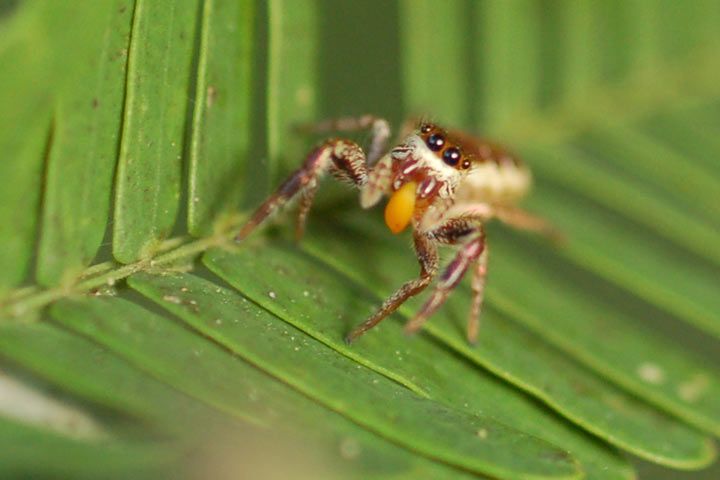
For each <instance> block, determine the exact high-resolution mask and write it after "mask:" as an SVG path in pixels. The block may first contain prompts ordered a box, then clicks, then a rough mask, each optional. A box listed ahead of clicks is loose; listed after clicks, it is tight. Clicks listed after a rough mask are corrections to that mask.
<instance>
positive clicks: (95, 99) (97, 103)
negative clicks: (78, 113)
mask: <svg viewBox="0 0 720 480" xmlns="http://www.w3.org/2000/svg"><path fill="white" fill-rule="evenodd" d="M99 105H100V102H98V99H97V98H93V99H92V108H98V106H99Z"/></svg>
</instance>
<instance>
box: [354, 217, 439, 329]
mask: <svg viewBox="0 0 720 480" xmlns="http://www.w3.org/2000/svg"><path fill="white" fill-rule="evenodd" d="M413 240H414V245H415V253H416V255H417V259H418V263H420V276H419V277H418V278H416V279H414V280H410V281H408V282H405V284H403V286H402V287H400V288H399V289H398V290H396V291H395V293H393V294H392V295H391V296H390V297H388V298H387V300H385V301H384V302H383V304H382V305H381V306H380V308H379V309H378V310H377V311H376V312H375V313H374V314H373V315H372V316H371V317H370V318H368V319H367V320H365V322H363V323H361V324H360V325H358V326H357V327H355V328H354V329H353V330H352V331H351V332H350V333H349V334H348V335H347V337H345V341H346V342H347V343H352V342H353V341H355V340H356V339H357V338H358V337H359V336H361V335H362V334H364V333H365V332H367V331H368V330H370V329H371V328H372V327H374V326H375V325H377V324H378V323H380V322H381V321H382V320H383V319H384V318H385V317H387V316H388V315H390V314H391V313H393V312H394V311H395V310H397V308H398V307H399V306H400V305H402V304H403V303H404V302H405V301H406V300H407V299H408V298H410V297H412V296H414V295H417V294H418V293H420V292H422V291H423V290H425V288H426V287H427V286H428V285H429V284H430V282H431V281H432V279H433V278H434V277H435V275H436V274H437V271H438V266H439V258H438V252H437V247H436V245H435V242H434V241H433V240H432V239H431V238H430V237H428V236H427V235H426V234H424V233H421V232H418V231H417V230H416V231H414V232H413Z"/></svg>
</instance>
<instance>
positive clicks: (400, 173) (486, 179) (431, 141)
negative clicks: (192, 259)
mask: <svg viewBox="0 0 720 480" xmlns="http://www.w3.org/2000/svg"><path fill="white" fill-rule="evenodd" d="M363 129H371V131H372V133H373V138H372V141H371V144H370V147H369V149H368V153H367V155H366V154H365V152H364V151H363V149H362V148H360V146H359V145H358V144H357V143H355V142H353V141H351V140H346V139H342V138H333V139H329V140H327V141H325V142H324V143H322V144H321V145H319V146H318V147H316V148H315V149H314V150H313V151H311V152H310V154H309V155H308V156H307V158H306V160H305V163H304V164H303V165H302V167H300V168H299V169H298V170H297V171H295V172H294V173H293V174H292V175H290V177H289V178H288V179H287V180H285V182H284V183H283V184H282V185H281V186H280V187H279V188H278V189H277V191H276V192H275V193H273V194H272V195H271V196H270V197H269V198H268V199H267V200H266V201H265V202H264V203H263V204H262V205H260V207H259V208H258V209H257V210H256V211H255V213H254V214H253V215H252V217H251V218H250V219H249V220H248V221H247V223H246V224H245V225H244V226H243V227H242V229H241V230H240V232H239V233H238V235H237V236H236V238H235V239H236V241H242V240H243V239H244V238H245V237H247V236H248V235H249V234H250V233H251V232H252V231H253V230H255V229H256V228H257V227H258V226H259V225H260V224H262V223H263V221H265V220H266V219H267V218H268V217H269V216H270V215H271V214H272V213H273V212H274V211H276V210H278V209H279V208H280V207H282V206H283V205H284V204H285V203H287V202H288V201H289V200H292V199H294V198H299V204H300V205H299V212H298V221H297V229H296V235H297V237H298V239H299V238H301V237H302V235H303V232H304V228H305V220H306V218H307V214H308V212H309V210H310V206H311V205H312V201H313V198H314V196H315V192H316V191H317V188H318V182H319V180H320V178H321V177H322V176H323V175H324V174H325V173H326V172H330V173H331V174H332V175H333V176H335V177H336V178H339V179H341V180H345V181H348V182H350V183H352V184H353V185H355V186H356V187H358V188H359V189H360V205H361V206H362V207H363V208H370V207H372V206H374V205H376V204H377V203H378V202H379V201H380V200H381V199H382V198H383V197H384V196H389V197H390V199H389V201H388V203H387V206H386V207H385V223H386V224H387V226H388V228H389V229H390V230H391V231H392V232H393V233H400V232H401V231H403V230H404V229H405V228H406V227H407V226H408V225H412V228H413V240H414V246H415V253H416V255H417V259H418V262H419V263H420V275H419V277H418V278H416V279H414V280H410V281H408V282H406V283H405V284H404V285H402V286H401V287H400V288H399V289H398V290H397V291H396V292H395V293H393V294H392V295H391V296H390V297H388V299H387V300H385V302H384V303H383V304H382V305H381V306H380V308H379V309H378V310H377V311H376V312H375V313H374V314H373V315H371V316H370V318H368V319H367V320H366V321H365V322H363V323H362V324H360V325H358V326H357V327H356V328H355V329H354V330H352V331H351V332H350V333H349V334H348V336H347V338H346V340H347V341H348V342H352V341H353V340H355V339H357V338H358V337H359V336H361V335H362V334H363V333H365V332H366V331H367V330H369V329H370V328H372V327H374V326H375V325H377V324H378V323H379V322H380V321H381V320H383V319H384V318H385V317H387V316H388V315H389V314H391V313H392V312H394V311H395V310H396V309H397V308H398V307H399V306H400V305H401V304H402V303H403V302H405V301H406V300H407V299H408V298H410V297H412V296H414V295H417V294H418V293H420V292H421V291H423V290H424V289H425V288H426V287H427V286H428V285H429V284H430V283H431V281H432V280H433V278H434V277H435V276H436V274H437V273H438V271H439V267H440V265H439V258H438V246H439V245H454V246H456V247H457V252H456V254H455V257H454V258H453V260H452V261H451V262H450V263H449V264H448V265H447V267H445V270H444V271H443V273H442V274H441V275H440V277H439V279H438V281H437V283H436V285H435V289H434V291H433V293H432V294H431V295H430V297H429V298H428V300H427V301H426V302H425V304H424V305H423V306H422V308H421V309H420V311H418V312H417V314H416V315H415V316H414V317H413V318H412V319H411V320H410V321H409V322H408V323H407V324H406V326H405V330H406V332H415V331H417V330H418V329H419V328H420V327H421V326H422V325H423V323H425V321H426V320H427V319H428V318H429V317H430V315H432V314H433V313H434V312H435V311H436V310H437V309H438V308H439V307H440V306H441V305H442V304H443V302H445V300H446V299H447V297H448V295H449V294H450V292H451V291H452V289H453V288H454V287H455V286H456V285H457V284H458V283H459V282H460V280H461V279H462V277H463V275H464V274H465V272H466V271H467V270H468V269H470V270H471V272H472V290H473V299H472V305H471V307H470V315H469V319H468V327H467V337H468V340H469V341H470V342H475V341H476V339H477V336H478V328H479V319H480V307H481V305H482V301H483V290H484V287H485V277H486V274H487V263H488V247H487V243H486V240H485V230H484V226H483V225H484V223H485V222H487V221H488V220H490V219H492V218H497V219H499V220H501V221H503V222H505V223H507V224H510V225H513V226H515V227H518V228H522V229H528V230H535V231H540V232H546V233H547V232H549V231H550V230H551V227H550V226H549V225H548V224H547V223H546V222H545V221H543V220H541V219H539V218H536V217H533V216H532V215H530V214H528V213H526V212H524V211H523V210H520V209H519V208H518V207H516V203H517V202H518V200H520V198H522V197H523V196H524V195H525V194H526V193H527V191H528V189H529V187H530V183H531V176H530V172H529V170H528V169H527V168H526V167H525V166H524V165H523V164H522V162H520V161H519V160H518V159H517V158H516V157H515V156H513V155H511V154H510V153H508V152H507V151H506V150H504V149H502V148H500V147H498V146H496V145H494V144H492V143H488V142H485V141H481V140H479V139H476V138H474V137H472V136H470V135H467V134H464V133H461V132H455V131H446V130H444V129H442V128H440V127H439V126H437V125H434V124H432V123H421V124H420V125H419V126H417V127H414V126H413V127H409V128H405V129H404V130H405V134H404V135H402V136H401V138H402V140H401V141H400V143H399V144H398V145H397V146H395V147H394V148H392V149H391V150H389V151H387V142H388V139H389V137H390V128H389V125H388V123H387V122H386V121H385V120H383V119H381V118H377V117H374V116H370V115H366V116H363V117H360V118H343V119H337V120H330V121H326V122H322V123H319V124H317V125H314V126H312V127H311V130H312V131H315V132H326V131H358V130H363Z"/></svg>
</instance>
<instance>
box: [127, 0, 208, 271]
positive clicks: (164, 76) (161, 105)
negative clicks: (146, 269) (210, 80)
mask: <svg viewBox="0 0 720 480" xmlns="http://www.w3.org/2000/svg"><path fill="white" fill-rule="evenodd" d="M197 11H198V1H197V0H183V1H182V2H175V1H165V0H163V1H149V0H136V4H135V11H134V14H133V25H132V38H131V40H130V48H129V58H128V72H127V84H126V87H125V88H126V99H125V111H124V118H123V129H122V140H121V142H120V156H119V159H118V170H117V177H116V180H115V188H116V195H115V217H114V220H115V222H114V224H113V238H114V242H113V255H114V256H115V258H117V259H118V260H119V261H120V262H123V263H130V262H134V261H136V260H139V259H141V258H146V257H148V256H149V255H151V254H153V253H155V252H156V251H157V249H158V246H159V242H160V241H161V240H163V239H164V238H165V237H167V236H168V235H169V233H170V231H171V229H172V227H173V225H174V224H175V216H176V215H177V211H178V207H179V204H180V175H181V172H182V154H183V140H182V134H183V130H184V128H185V127H186V125H185V122H186V114H187V108H188V106H187V102H186V98H187V96H188V92H189V91H190V85H191V84H190V78H191V65H192V59H193V40H194V38H195V34H196V33H195V29H196V28H197V25H196V23H197V15H196V13H197ZM146 45H155V46H156V47H157V48H145V46H146Z"/></svg>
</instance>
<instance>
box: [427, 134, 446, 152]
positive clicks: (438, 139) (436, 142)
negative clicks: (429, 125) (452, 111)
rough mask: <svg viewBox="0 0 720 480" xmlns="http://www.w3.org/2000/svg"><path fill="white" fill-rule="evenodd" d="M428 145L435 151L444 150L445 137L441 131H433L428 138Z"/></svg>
mask: <svg viewBox="0 0 720 480" xmlns="http://www.w3.org/2000/svg"><path fill="white" fill-rule="evenodd" d="M427 146H428V147H430V150H433V151H435V152H437V151H438V150H442V148H443V146H445V137H443V136H442V135H440V134H439V133H433V134H432V135H430V136H429V137H428V139H427Z"/></svg>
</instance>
